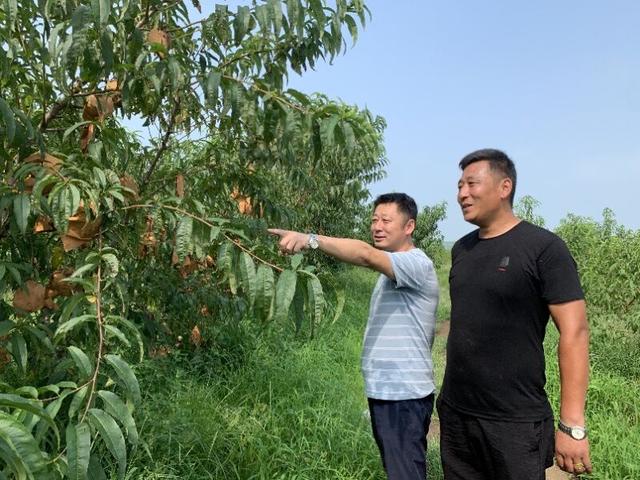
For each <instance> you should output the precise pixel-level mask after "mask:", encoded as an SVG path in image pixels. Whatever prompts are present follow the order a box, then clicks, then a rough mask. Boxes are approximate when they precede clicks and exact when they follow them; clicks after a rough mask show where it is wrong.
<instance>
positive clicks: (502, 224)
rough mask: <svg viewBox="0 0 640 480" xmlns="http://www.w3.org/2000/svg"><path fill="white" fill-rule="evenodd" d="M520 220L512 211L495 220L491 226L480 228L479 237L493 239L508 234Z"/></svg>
mask: <svg viewBox="0 0 640 480" xmlns="http://www.w3.org/2000/svg"><path fill="white" fill-rule="evenodd" d="M520 221H521V220H520V219H519V218H518V217H516V216H515V215H514V214H513V212H512V211H508V212H504V213H502V214H501V215H500V216H498V217H497V218H495V219H493V220H492V221H491V222H490V223H489V224H487V225H484V226H480V231H479V232H478V236H479V237H480V238H493V237H497V236H500V235H502V234H503V233H507V232H508V231H509V230H511V229H512V228H513V227H515V226H516V225H517V224H518V223H520Z"/></svg>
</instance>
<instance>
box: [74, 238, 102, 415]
mask: <svg viewBox="0 0 640 480" xmlns="http://www.w3.org/2000/svg"><path fill="white" fill-rule="evenodd" d="M98 250H99V251H102V233H100V235H99V236H98ZM101 275H102V262H98V271H97V272H96V319H97V323H98V354H97V355H96V368H95V370H94V371H93V376H92V377H91V380H90V382H89V383H90V384H91V391H90V392H89V400H88V401H87V405H86V406H85V408H84V412H82V418H80V422H78V423H82V422H83V421H84V419H85V417H86V416H87V412H88V411H89V409H90V408H91V404H92V403H93V397H94V395H95V392H96V385H97V384H98V374H99V373H100V363H101V362H102V353H103V350H104V319H103V318H102V297H101V280H102V276H101Z"/></svg>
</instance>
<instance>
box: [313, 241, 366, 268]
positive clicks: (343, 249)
mask: <svg viewBox="0 0 640 480" xmlns="http://www.w3.org/2000/svg"><path fill="white" fill-rule="evenodd" d="M318 248H319V249H320V250H322V251H323V252H324V253H326V254H327V255H331V256H332V257H334V258H337V259H338V260H340V261H343V262H346V263H351V264H353V265H360V266H362V267H369V266H370V257H371V254H372V250H375V248H374V247H372V246H371V245H369V244H368V243H365V242H363V241H362V240H355V239H352V238H335V237H325V236H324V235H318Z"/></svg>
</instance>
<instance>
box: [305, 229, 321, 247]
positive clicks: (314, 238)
mask: <svg viewBox="0 0 640 480" xmlns="http://www.w3.org/2000/svg"><path fill="white" fill-rule="evenodd" d="M307 246H308V247H309V248H310V249H311V250H315V249H316V248H318V246H320V244H319V243H318V235H316V234H315V233H310V234H309V240H308V241H307Z"/></svg>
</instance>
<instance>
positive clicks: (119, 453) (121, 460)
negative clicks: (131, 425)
mask: <svg viewBox="0 0 640 480" xmlns="http://www.w3.org/2000/svg"><path fill="white" fill-rule="evenodd" d="M87 419H88V420H89V423H91V425H92V426H93V428H95V429H96V430H97V431H98V433H99V434H100V436H101V437H102V439H103V440H104V443H105V445H106V446H107V449H108V450H109V452H111V455H113V457H114V458H115V459H116V461H117V462H118V478H120V479H122V478H124V475H125V473H126V469H127V448H126V446H125V443H124V436H123V435H122V431H121V430H120V427H118V424H117V423H116V421H115V420H114V419H113V418H112V417H111V415H109V414H108V413H107V412H105V411H104V410H100V409H98V408H91V409H89V411H88V412H87Z"/></svg>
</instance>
